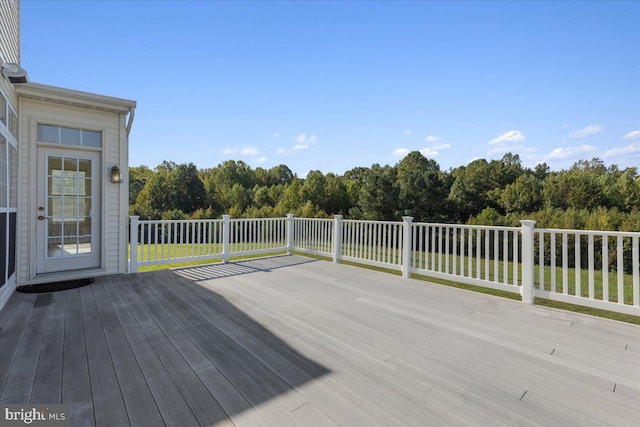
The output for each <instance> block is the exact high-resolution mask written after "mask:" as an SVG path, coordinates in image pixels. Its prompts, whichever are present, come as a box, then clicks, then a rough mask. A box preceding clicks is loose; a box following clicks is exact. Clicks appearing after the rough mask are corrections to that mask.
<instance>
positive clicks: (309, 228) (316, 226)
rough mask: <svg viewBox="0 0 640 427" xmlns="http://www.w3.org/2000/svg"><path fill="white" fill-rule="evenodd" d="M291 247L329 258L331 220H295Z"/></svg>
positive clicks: (331, 233)
mask: <svg viewBox="0 0 640 427" xmlns="http://www.w3.org/2000/svg"><path fill="white" fill-rule="evenodd" d="M293 227H294V228H293V246H294V248H295V249H296V250H297V251H300V252H304V253H308V254H316V255H326V256H331V255H332V254H333V220H332V219H319V218H295V219H294V220H293Z"/></svg>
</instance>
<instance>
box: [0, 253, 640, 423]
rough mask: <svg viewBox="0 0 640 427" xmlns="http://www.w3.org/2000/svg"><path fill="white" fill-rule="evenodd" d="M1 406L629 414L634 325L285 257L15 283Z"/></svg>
mask: <svg viewBox="0 0 640 427" xmlns="http://www.w3.org/2000/svg"><path fill="white" fill-rule="evenodd" d="M0 328H1V329H0V404H8V403H22V404H29V403H67V404H69V405H70V419H71V424H72V425H74V426H76V425H77V426H90V425H95V426H115V425H118V426H120V425H135V426H158V425H169V426H191V425H193V426H198V425H200V426H210V425H219V426H223V425H225V426H226V425H228V426H233V425H236V426H269V425H271V426H303V425H304V426H371V425H385V426H387V425H388V426H391V425H394V426H395V425H398V426H402V425H420V426H422V425H544V426H550V425H558V426H560V425H562V426H566V425H617V426H625V425H630V426H631V425H637V420H639V419H640V404H639V402H640V327H638V326H635V325H629V324H624V323H619V322H614V321H609V320H605V319H599V318H592V317H589V316H583V315H579V314H574V313H568V312H563V311H559V310H554V309H549V308H544V307H537V306H527V305H525V304H522V303H520V302H517V301H513V300H506V299H500V298H497V297H492V296H488V295H483V294H477V293H472V292H467V291H463V290H459V289H452V288H447V287H442V286H438V285H431V284H428V283H425V282H418V281H413V280H406V279H402V278H399V277H397V276H392V275H388V274H384V273H378V272H374V271H370V270H365V269H360V268H356V267H351V266H345V265H339V264H333V263H329V262H325V261H317V260H313V259H310V258H305V257H302V256H280V257H272V258H264V259H256V260H249V261H242V262H236V263H231V264H215V265H206V266H198V267H192V268H185V269H176V270H163V271H155V272H149V273H139V274H132V275H119V276H107V277H100V278H97V279H96V281H95V283H93V284H92V285H90V286H86V287H83V288H78V289H71V290H67V291H61V292H55V293H49V294H39V295H36V294H21V293H15V294H14V295H13V296H12V297H11V299H10V300H9V302H8V303H7V305H6V306H5V308H4V309H3V310H2V312H0Z"/></svg>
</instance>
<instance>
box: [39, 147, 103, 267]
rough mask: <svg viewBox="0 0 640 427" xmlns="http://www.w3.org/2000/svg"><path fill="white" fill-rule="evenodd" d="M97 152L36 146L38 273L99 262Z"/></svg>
mask: <svg viewBox="0 0 640 427" xmlns="http://www.w3.org/2000/svg"><path fill="white" fill-rule="evenodd" d="M100 170H101V169H100V153H99V152H92V151H78V150H66V149H60V148H44V147H40V148H39V149H38V169H37V175H38V176H37V186H38V188H37V192H36V193H37V211H36V212H35V215H36V218H37V221H36V224H37V226H36V273H37V274H42V273H51V272H57V271H67V270H78V269H85V268H95V267H100V230H101V218H100V211H101V209H100Z"/></svg>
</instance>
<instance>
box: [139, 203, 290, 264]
mask: <svg viewBox="0 0 640 427" xmlns="http://www.w3.org/2000/svg"><path fill="white" fill-rule="evenodd" d="M291 219H293V215H292V216H291ZM287 227H288V224H287V219H286V218H257V219H231V218H230V217H229V215H223V216H222V219H206V220H177V221H166V220H158V221H156V220H153V221H140V220H139V219H138V217H137V216H132V217H131V224H130V242H131V243H132V244H130V245H129V247H130V254H129V270H130V271H131V272H136V271H138V267H139V266H145V265H156V264H176V263H181V262H189V261H202V260H213V259H221V260H223V261H225V262H227V261H229V258H230V257H232V256H249V255H260V254H266V253H273V252H279V251H286V250H288V251H290V250H291V249H290V248H291V247H292V246H291V244H290V243H289V241H288V235H289V234H290V233H288V231H287ZM133 242H137V244H133Z"/></svg>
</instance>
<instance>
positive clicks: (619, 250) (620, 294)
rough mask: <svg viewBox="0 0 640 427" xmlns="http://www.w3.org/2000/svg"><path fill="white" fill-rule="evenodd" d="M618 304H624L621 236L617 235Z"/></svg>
mask: <svg viewBox="0 0 640 427" xmlns="http://www.w3.org/2000/svg"><path fill="white" fill-rule="evenodd" d="M617 257H618V304H624V256H623V241H622V236H618V247H617Z"/></svg>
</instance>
